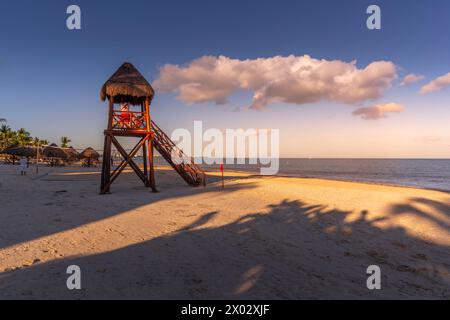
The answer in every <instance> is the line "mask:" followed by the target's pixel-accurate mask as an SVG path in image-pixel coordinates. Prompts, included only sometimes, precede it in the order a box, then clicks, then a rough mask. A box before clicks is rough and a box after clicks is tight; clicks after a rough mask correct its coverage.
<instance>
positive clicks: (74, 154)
mask: <svg viewBox="0 0 450 320" xmlns="http://www.w3.org/2000/svg"><path fill="white" fill-rule="evenodd" d="M61 149H62V150H63V151H64V152H65V153H66V154H67V160H68V161H69V162H75V161H78V160H80V154H79V153H78V151H77V150H75V149H74V147H69V148H61Z"/></svg>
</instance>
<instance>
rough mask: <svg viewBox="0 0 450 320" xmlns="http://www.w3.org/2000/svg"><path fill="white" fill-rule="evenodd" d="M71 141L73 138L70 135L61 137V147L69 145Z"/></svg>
mask: <svg viewBox="0 0 450 320" xmlns="http://www.w3.org/2000/svg"><path fill="white" fill-rule="evenodd" d="M71 142H72V140H70V139H69V137H61V148H67V147H69V143H71Z"/></svg>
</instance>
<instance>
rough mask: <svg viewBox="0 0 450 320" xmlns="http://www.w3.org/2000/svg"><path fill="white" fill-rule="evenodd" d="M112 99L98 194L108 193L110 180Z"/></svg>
mask: <svg viewBox="0 0 450 320" xmlns="http://www.w3.org/2000/svg"><path fill="white" fill-rule="evenodd" d="M113 112H114V98H113V97H110V98H109V116H108V126H107V128H108V129H107V130H106V131H105V142H104V147H103V163H102V180H101V186H100V194H106V193H109V186H110V179H111V142H112V141H111V134H112V132H111V130H112V124H113Z"/></svg>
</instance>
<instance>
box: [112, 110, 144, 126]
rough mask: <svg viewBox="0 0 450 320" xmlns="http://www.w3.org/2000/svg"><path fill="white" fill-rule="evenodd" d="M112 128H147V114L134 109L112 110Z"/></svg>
mask: <svg viewBox="0 0 450 320" xmlns="http://www.w3.org/2000/svg"><path fill="white" fill-rule="evenodd" d="M112 128H113V129H138V130H139V129H141V130H145V129H147V115H146V114H145V113H144V112H136V111H114V112H113V123H112Z"/></svg>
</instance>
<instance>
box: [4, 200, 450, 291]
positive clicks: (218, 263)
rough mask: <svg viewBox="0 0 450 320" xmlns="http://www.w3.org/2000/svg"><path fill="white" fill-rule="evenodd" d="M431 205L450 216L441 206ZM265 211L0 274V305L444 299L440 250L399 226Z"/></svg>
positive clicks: (301, 210)
mask: <svg viewBox="0 0 450 320" xmlns="http://www.w3.org/2000/svg"><path fill="white" fill-rule="evenodd" d="M417 200H418V199H411V201H417ZM428 204H429V205H432V206H433V207H435V208H436V207H437V208H439V210H441V211H442V212H443V214H447V215H448V214H449V212H450V208H449V206H448V204H444V203H428ZM401 206H404V204H399V205H398V206H393V207H392V212H393V213H398V212H399V211H401V210H400V209H401ZM399 208H400V209H399ZM268 209H269V212H268V213H267V212H264V213H260V212H255V213H250V214H248V215H245V216H243V217H241V218H240V219H238V220H237V221H234V222H232V223H229V224H226V225H222V226H219V227H214V228H212V227H208V222H209V221H211V220H212V219H214V218H215V217H217V216H218V215H220V214H221V212H218V211H213V212H208V213H206V214H205V215H203V216H201V217H200V218H199V219H198V220H197V221H195V222H194V223H192V224H191V225H189V226H186V227H184V228H182V229H180V230H178V231H177V232H174V233H171V234H168V235H166V236H162V237H158V238H154V239H151V240H149V241H146V242H141V243H138V244H135V245H130V246H127V247H124V248H121V249H118V250H115V251H110V252H105V253H101V254H97V255H91V256H82V257H77V258H71V259H65V260H57V261H53V262H50V263H46V264H41V265H36V266H32V267H30V268H27V269H22V270H16V271H12V272H5V273H3V274H0V292H1V293H0V298H6V299H8V298H24V299H30V298H43V299H47V298H69V299H88V298H111V299H123V298H126V299H128V298H137V299H318V298H321V299H334V298H338V299H350V298H353V299H354V298H356V299H362V298H369V299H372V298H387V299H390V298H399V299H408V298H440V299H444V298H447V299H448V298H449V297H450V280H449V274H450V265H449V261H448V259H447V258H448V255H446V254H447V253H448V249H449V248H448V247H447V246H442V245H441V246H440V245H436V244H431V243H429V242H426V241H423V240H419V239H417V238H414V237H412V236H410V235H408V234H407V232H406V230H405V229H403V228H399V227H395V228H389V227H388V228H380V227H377V226H376V224H377V223H378V222H380V219H376V220H370V219H369V218H368V216H369V212H367V211H362V212H360V215H359V218H358V219H356V220H353V221H351V222H348V221H347V219H346V218H347V216H348V215H349V214H350V212H346V211H340V210H334V209H329V208H327V207H326V206H322V205H308V204H305V203H303V202H301V201H288V200H284V201H282V202H280V203H276V204H272V205H270V206H269V208H268ZM422 213H423V214H424V215H425V213H424V212H422ZM442 227H444V226H442ZM446 231H449V228H448V226H446ZM430 257H432V258H430ZM373 264H376V265H379V266H380V267H381V270H382V290H377V291H369V290H368V289H367V287H366V279H367V275H366V269H367V267H368V266H369V265H373ZM69 265H78V266H80V267H81V270H82V286H83V289H82V290H80V291H69V290H67V288H66V279H67V277H68V275H67V274H66V273H65V270H66V268H67V266H69Z"/></svg>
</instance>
